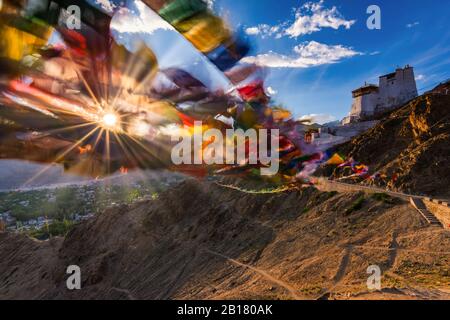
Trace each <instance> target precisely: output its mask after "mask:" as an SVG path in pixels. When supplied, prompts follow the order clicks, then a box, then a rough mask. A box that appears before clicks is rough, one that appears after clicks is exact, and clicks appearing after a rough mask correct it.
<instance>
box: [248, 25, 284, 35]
mask: <svg viewBox="0 0 450 320" xmlns="http://www.w3.org/2000/svg"><path fill="white" fill-rule="evenodd" d="M280 30H281V26H269V25H268V24H260V25H258V26H256V27H250V28H247V29H245V33H247V34H248V35H253V36H254V35H258V34H259V35H261V36H262V37H263V38H265V37H266V36H272V35H277V36H281V35H282V34H281V33H280Z"/></svg>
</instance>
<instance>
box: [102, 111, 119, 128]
mask: <svg viewBox="0 0 450 320" xmlns="http://www.w3.org/2000/svg"><path fill="white" fill-rule="evenodd" d="M101 126H102V127H103V128H105V129H107V130H111V131H117V130H118V129H119V117H118V116H117V115H116V114H115V113H112V112H107V113H105V114H104V115H103V117H102V119H101Z"/></svg>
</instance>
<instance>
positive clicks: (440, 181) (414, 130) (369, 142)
mask: <svg viewBox="0 0 450 320" xmlns="http://www.w3.org/2000/svg"><path fill="white" fill-rule="evenodd" d="M438 88H439V90H438V91H432V92H430V93H428V94H426V95H423V96H421V97H418V98H417V99H415V100H413V101H411V102H410V103H408V104H407V105H405V106H404V107H402V108H400V109H398V110H396V111H394V112H392V113H390V114H389V115H387V116H386V117H385V118H384V119H382V120H381V122H380V123H379V124H378V125H377V126H375V127H374V128H372V129H370V130H369V131H367V132H366V133H364V134H362V135H360V136H358V137H356V138H355V139H353V140H352V141H350V142H348V143H345V144H343V145H341V146H339V147H338V148H337V150H338V151H339V152H340V153H341V154H343V155H346V156H351V157H353V158H354V159H355V160H356V161H358V162H361V163H364V164H366V165H369V166H370V169H371V170H370V172H371V173H374V172H377V171H379V172H380V173H381V174H384V175H386V178H385V179H384V181H378V182H377V184H378V185H379V186H382V187H385V186H387V187H389V188H390V189H392V190H400V191H403V192H408V193H413V194H414V193H416V194H425V195H430V196H437V197H443V198H450V188H449V187H448V186H449V184H450V164H449V157H450V95H448V94H443V92H444V93H445V91H443V90H442V88H440V87H438ZM438 88H437V89H438ZM333 170H334V168H333V167H329V168H322V170H321V173H322V174H324V175H325V174H326V175H328V174H331V173H332V172H333ZM345 175H346V174H345V173H344V172H343V170H341V169H337V170H335V171H334V176H335V177H342V176H345ZM392 177H396V178H394V179H392Z"/></svg>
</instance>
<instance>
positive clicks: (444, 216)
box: [423, 199, 450, 230]
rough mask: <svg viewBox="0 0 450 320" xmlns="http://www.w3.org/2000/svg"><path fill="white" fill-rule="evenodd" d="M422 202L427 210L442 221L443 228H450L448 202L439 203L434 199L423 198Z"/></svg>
mask: <svg viewBox="0 0 450 320" xmlns="http://www.w3.org/2000/svg"><path fill="white" fill-rule="evenodd" d="M423 203H424V204H425V206H426V207H427V209H428V211H430V212H432V213H433V214H434V215H435V216H436V218H438V219H439V221H440V222H441V223H442V225H443V227H444V228H445V229H448V230H450V207H449V206H448V204H443V203H441V204H439V202H436V200H432V199H424V200H423Z"/></svg>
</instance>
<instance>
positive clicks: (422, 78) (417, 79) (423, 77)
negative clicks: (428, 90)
mask: <svg viewBox="0 0 450 320" xmlns="http://www.w3.org/2000/svg"><path fill="white" fill-rule="evenodd" d="M424 79H425V76H424V75H423V74H418V75H417V76H416V81H422V80H424Z"/></svg>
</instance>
